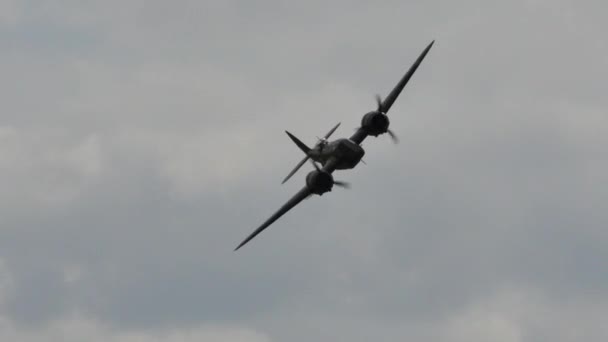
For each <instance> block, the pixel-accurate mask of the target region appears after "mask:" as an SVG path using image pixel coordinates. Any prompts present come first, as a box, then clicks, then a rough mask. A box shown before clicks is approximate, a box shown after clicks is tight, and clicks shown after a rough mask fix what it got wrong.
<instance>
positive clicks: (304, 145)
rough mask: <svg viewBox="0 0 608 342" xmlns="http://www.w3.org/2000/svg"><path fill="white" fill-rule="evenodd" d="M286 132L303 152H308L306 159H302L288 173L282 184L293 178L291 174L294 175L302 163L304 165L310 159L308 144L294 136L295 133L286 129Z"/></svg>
mask: <svg viewBox="0 0 608 342" xmlns="http://www.w3.org/2000/svg"><path fill="white" fill-rule="evenodd" d="M285 133H287V135H288V136H289V138H290V139H291V140H292V141H293V142H294V143H295V144H296V145H297V146H298V147H299V148H300V150H302V152H304V154H306V157H304V159H302V160H301V161H300V162H299V163H298V165H296V167H295V168H294V169H293V170H291V172H290V173H289V174H288V175H287V177H285V179H283V182H281V184H284V183H285V182H287V180H289V178H291V176H293V175H294V174H295V173H296V172H298V170H299V169H300V168H301V167H302V165H304V163H306V161H307V160H308V158H309V157H308V152H310V148H309V147H308V146H306V144H304V143H303V142H302V141H300V139H298V138H296V137H295V136H293V134H291V133H289V132H287V131H285Z"/></svg>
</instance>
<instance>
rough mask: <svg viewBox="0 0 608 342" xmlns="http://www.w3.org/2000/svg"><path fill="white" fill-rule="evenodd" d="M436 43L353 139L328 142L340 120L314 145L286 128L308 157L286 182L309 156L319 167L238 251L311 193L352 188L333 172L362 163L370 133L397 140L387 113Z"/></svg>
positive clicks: (315, 165)
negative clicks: (335, 187) (334, 188)
mask: <svg viewBox="0 0 608 342" xmlns="http://www.w3.org/2000/svg"><path fill="white" fill-rule="evenodd" d="M433 43H435V41H432V42H431V43H430V44H429V45H428V46H427V47H426V48H425V49H424V51H422V53H421V54H420V56H419V57H418V59H416V61H415V62H414V64H413V65H412V66H411V67H410V69H409V70H408V71H407V72H406V73H405V75H403V77H402V78H401V80H399V83H397V85H396V86H395V88H393V90H392V91H391V92H390V93H389V94H388V96H387V97H386V98H385V99H384V100H382V99H381V98H380V96H376V102H377V105H378V106H377V108H376V110H374V111H371V112H369V113H367V114H365V115H364V116H363V118H362V119H361V127H359V128H358V129H357V131H356V132H355V134H353V135H352V136H351V137H350V138H342V139H337V140H334V141H332V142H328V141H327V139H329V137H330V136H331V135H332V134H333V133H334V132H335V131H336V129H338V126H340V124H339V123H338V124H337V125H336V126H334V127H333V128H332V129H331V130H330V131H329V132H328V133H327V134H326V135H325V136H324V137H323V138H321V139H319V141H318V143H317V144H316V145H315V146H314V147H313V148H310V147H308V146H306V144H304V143H303V142H302V141H300V140H299V139H298V138H296V137H295V136H293V135H292V134H291V133H289V132H287V131H286V133H287V135H288V136H289V138H291V140H293V142H294V143H295V144H296V145H297V146H298V147H299V148H300V150H302V151H303V152H304V154H305V157H304V159H302V160H301V161H300V162H299V163H298V165H296V167H295V168H294V169H293V170H292V171H291V172H290V173H289V174H288V175H287V177H286V178H285V179H284V180H283V183H285V182H286V181H287V180H288V179H289V178H291V176H293V175H294V174H295V173H296V172H297V171H298V170H299V169H300V168H301V167H302V165H304V164H305V163H306V161H307V160H309V159H310V160H311V163H312V164H313V166H314V168H315V169H314V170H313V171H311V172H310V173H308V175H307V176H306V185H305V186H304V187H303V188H302V189H301V190H300V191H298V193H296V194H295V195H294V196H293V197H292V198H291V199H290V200H289V201H287V203H285V204H284V205H283V206H282V207H281V208H280V209H279V210H278V211H277V212H276V213H274V215H272V216H270V218H268V220H266V222H264V223H263V224H262V225H261V226H260V227H258V228H257V229H256V230H255V231H254V232H253V233H251V235H249V236H248V237H247V238H246V239H245V240H243V242H241V244H239V245H238V247H237V248H236V249H235V251H236V250H238V249H239V248H241V247H243V246H244V245H245V244H246V243H247V242H249V241H251V239H253V238H254V237H256V235H258V234H259V233H261V232H262V231H263V230H264V229H266V228H268V226H270V225H271V224H272V223H273V222H274V221H276V220H278V219H279V218H280V217H281V216H283V215H284V214H285V213H286V212H288V211H289V210H291V208H293V207H295V206H296V205H297V204H298V203H300V202H302V200H304V199H305V198H307V197H308V196H310V195H313V194H317V195H323V194H324V193H326V192H329V191H331V189H332V188H333V186H334V185H336V186H340V187H344V188H348V183H345V182H341V181H336V180H334V178H333V176H332V173H333V172H334V171H335V170H347V169H352V168H354V167H355V166H357V164H359V162H360V161H361V158H363V155H364V154H365V151H364V150H363V148H362V147H361V143H362V142H363V140H365V138H367V137H368V136H370V135H371V136H374V137H377V136H379V135H382V134H384V133H388V135H389V136H390V137H391V138H392V139H393V141H394V142H397V137H396V135H395V134H394V133H393V132H392V131H391V130H390V129H389V125H390V121H389V119H388V116H387V115H386V114H387V113H388V111H389V109H390V108H391V106H392V105H393V103H394V102H395V100H396V99H397V97H398V96H399V94H401V91H402V90H403V88H404V87H405V85H406V84H407V82H408V81H409V80H410V78H411V77H412V75H413V74H414V72H416V69H418V66H419V65H420V63H421V62H422V60H423V59H424V57H425V56H426V54H427V53H428V52H429V50H430V49H431V47H432V46H433ZM317 163H320V164H321V165H322V167H319V166H318V165H317Z"/></svg>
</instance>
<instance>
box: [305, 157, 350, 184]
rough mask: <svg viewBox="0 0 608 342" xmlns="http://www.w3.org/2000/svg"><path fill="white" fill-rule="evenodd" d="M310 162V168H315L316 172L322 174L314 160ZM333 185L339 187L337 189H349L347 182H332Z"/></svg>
mask: <svg viewBox="0 0 608 342" xmlns="http://www.w3.org/2000/svg"><path fill="white" fill-rule="evenodd" d="M310 162H311V163H312V166H314V167H315V170H317V171H318V172H322V170H321V168H320V167H319V165H317V163H316V162H315V161H314V160H312V159H310ZM334 185H335V186H339V187H341V188H343V189H350V183H349V182H344V181H337V180H334Z"/></svg>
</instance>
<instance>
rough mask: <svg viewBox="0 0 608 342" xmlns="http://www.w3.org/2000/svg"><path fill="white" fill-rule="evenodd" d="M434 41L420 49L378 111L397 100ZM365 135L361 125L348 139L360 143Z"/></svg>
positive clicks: (389, 106)
mask: <svg viewBox="0 0 608 342" xmlns="http://www.w3.org/2000/svg"><path fill="white" fill-rule="evenodd" d="M434 43H435V41H434V40H433V41H432V42H431V43H430V44H429V45H428V46H427V47H426V48H425V49H424V51H422V53H421V54H420V56H418V58H417V59H416V61H415V62H414V64H412V66H411V67H410V69H409V70H408V71H407V72H406V73H405V75H403V77H402V78H401V79H400V80H399V83H397V85H396V86H395V88H393V90H391V92H390V93H389V94H388V96H387V97H386V98H385V99H384V101H382V102H381V103H380V104H379V106H378V110H379V111H381V112H383V113H388V110H389V109H391V107H392V105H393V103H395V100H397V97H399V94H401V91H402V90H403V88H405V85H406V84H407V82H408V81H409V80H410V78H412V75H414V72H416V69H418V66H420V63H422V60H423V59H424V57H426V54H427V53H428V52H429V50H430V49H431V47H433V44H434ZM366 137H367V132H366V130H365V129H364V128H363V127H360V128H359V129H357V131H356V132H355V134H353V136H352V137H350V140H352V141H354V142H355V143H357V144H361V143H362V142H363V140H365V138H366Z"/></svg>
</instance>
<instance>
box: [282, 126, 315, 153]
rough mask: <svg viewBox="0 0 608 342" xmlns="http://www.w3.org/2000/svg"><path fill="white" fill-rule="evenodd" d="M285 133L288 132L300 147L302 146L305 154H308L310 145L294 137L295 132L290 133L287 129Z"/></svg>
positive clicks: (301, 148)
mask: <svg viewBox="0 0 608 342" xmlns="http://www.w3.org/2000/svg"><path fill="white" fill-rule="evenodd" d="M285 133H287V135H288V136H289V138H290V139H291V140H292V141H293V142H294V143H295V144H296V145H298V147H299V148H300V150H302V152H304V154H305V155H307V156H308V152H310V148H309V147H308V146H306V144H304V143H303V142H302V141H300V139H298V138H296V137H294V136H293V134H291V133H289V132H288V131H285Z"/></svg>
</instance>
